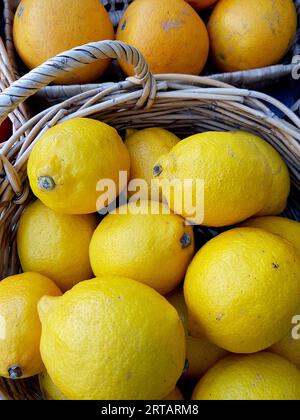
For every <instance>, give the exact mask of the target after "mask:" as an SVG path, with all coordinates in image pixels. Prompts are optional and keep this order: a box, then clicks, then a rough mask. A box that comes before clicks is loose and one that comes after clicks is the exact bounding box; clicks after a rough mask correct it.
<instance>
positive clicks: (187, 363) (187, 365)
mask: <svg viewBox="0 0 300 420" xmlns="http://www.w3.org/2000/svg"><path fill="white" fill-rule="evenodd" d="M189 368H190V362H189V361H188V359H185V364H184V368H183V373H185V372H187V371H188V370H189Z"/></svg>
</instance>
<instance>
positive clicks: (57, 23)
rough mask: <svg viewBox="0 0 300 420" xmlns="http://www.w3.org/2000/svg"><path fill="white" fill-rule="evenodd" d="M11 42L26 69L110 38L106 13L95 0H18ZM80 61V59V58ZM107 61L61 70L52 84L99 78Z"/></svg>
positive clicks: (91, 80)
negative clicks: (71, 50)
mask: <svg viewBox="0 0 300 420" xmlns="http://www.w3.org/2000/svg"><path fill="white" fill-rule="evenodd" d="M13 29H14V31H13V35H14V44H15V47H16V49H17V51H18V53H19V55H20V57H21V59H22V60H23V61H24V63H25V64H26V65H27V67H29V68H30V69H33V68H35V67H37V66H38V65H40V64H42V63H44V62H45V61H47V60H48V59H49V58H52V57H55V56H56V55H57V54H59V53H62V52H64V51H67V50H70V49H71V48H74V47H79V46H81V45H85V44H88V43H89V42H94V41H102V40H104V39H114V28H113V25H112V23H111V20H110V18H109V15H108V13H107V11H106V10H105V8H104V7H103V5H102V4H101V2H100V1H99V0H88V1H85V2H84V6H83V2H82V0H39V1H35V0H22V1H21V2H20V4H19V7H18V10H17V12H16V14H15V19H14V28H13ZM83 61H84V60H83ZM108 64H109V60H108V59H106V60H97V62H95V63H93V64H89V65H86V66H84V67H82V68H81V69H79V70H75V71H74V70H73V71H70V72H64V73H63V75H62V76H60V77H59V78H58V79H57V80H55V83H60V84H83V83H84V84H85V83H91V82H94V81H96V80H97V79H99V77H100V76H101V75H102V74H103V73H104V71H105V70H106V69H107V67H108Z"/></svg>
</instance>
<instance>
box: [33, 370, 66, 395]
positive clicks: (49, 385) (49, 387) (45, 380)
mask: <svg viewBox="0 0 300 420" xmlns="http://www.w3.org/2000/svg"><path fill="white" fill-rule="evenodd" d="M39 383H40V387H41V390H42V393H43V397H44V399H45V400H56V401H64V400H67V399H68V398H66V397H65V396H64V394H63V393H62V392H61V391H60V390H59V389H58V388H57V386H56V385H54V383H53V381H52V379H51V378H50V376H49V374H48V372H43V373H41V374H40V375H39Z"/></svg>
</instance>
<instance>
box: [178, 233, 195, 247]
mask: <svg viewBox="0 0 300 420" xmlns="http://www.w3.org/2000/svg"><path fill="white" fill-rule="evenodd" d="M180 243H181V246H182V249H186V248H189V247H190V246H191V245H192V238H191V236H190V235H189V234H188V233H185V234H184V235H183V237H182V238H181V239H180Z"/></svg>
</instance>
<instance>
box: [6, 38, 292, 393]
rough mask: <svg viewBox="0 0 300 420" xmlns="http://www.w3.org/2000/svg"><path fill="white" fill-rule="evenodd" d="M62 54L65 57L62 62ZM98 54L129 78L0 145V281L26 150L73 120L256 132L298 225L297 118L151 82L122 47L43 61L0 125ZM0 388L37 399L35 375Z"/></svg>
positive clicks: (11, 266) (13, 90)
mask: <svg viewBox="0 0 300 420" xmlns="http://www.w3.org/2000/svg"><path fill="white" fill-rule="evenodd" d="M91 52H92V54H91ZM66 55H67V56H68V57H70V60H66V59H65V58H66ZM105 57H111V58H119V59H122V60H126V61H127V62H128V63H130V64H132V65H134V67H135V70H136V76H135V77H132V78H129V79H127V80H125V81H122V82H119V83H110V84H106V85H103V86H98V87H97V88H95V89H94V90H93V91H92V90H91V91H88V92H86V93H82V94H80V95H77V96H74V97H73V98H70V99H68V100H66V101H65V102H63V103H61V104H59V105H55V106H52V107H50V108H49V109H47V110H45V111H43V112H42V113H40V114H39V115H36V116H34V117H33V118H32V119H30V120H29V121H28V122H26V123H25V124H24V125H23V126H22V127H20V128H19V129H18V130H17V132H16V133H15V134H14V135H13V136H12V137H11V138H10V139H9V140H8V141H7V142H6V143H5V144H4V145H3V146H1V148H0V158H1V160H0V165H1V167H0V240H1V253H0V270H1V278H4V277H6V276H7V275H10V274H12V273H18V272H19V271H20V267H19V263H18V258H17V252H16V231H17V226H18V220H19V218H20V215H21V214H22V212H23V210H24V208H25V206H26V204H27V203H28V201H29V200H30V198H31V197H30V192H29V188H28V184H27V175H26V164H27V160H28V157H29V155H30V152H31V150H32V148H33V146H34V144H35V143H36V142H37V141H38V139H39V138H40V136H41V135H42V134H43V133H45V131H47V130H48V129H49V128H50V127H52V126H54V125H56V124H58V123H60V122H61V121H64V120H67V119H72V118H75V117H91V118H95V119H100V120H101V121H104V122H107V123H108V124H110V125H112V126H114V127H116V128H117V129H118V130H120V131H122V130H124V129H126V127H134V128H143V127H150V126H161V127H166V128H168V129H170V128H171V129H173V130H174V132H176V133H178V134H179V135H182V136H186V135H190V134H192V133H195V132H202V131H207V130H217V131H224V130H225V131H226V130H236V129H243V130H247V131H249V132H252V133H255V134H258V135H260V136H262V137H264V138H265V139H266V140H267V141H268V142H270V143H271V144H272V145H274V146H275V147H276V148H277V149H278V150H279V152H281V153H282V155H283V156H284V157H285V159H286V162H287V164H288V165H289V168H290V171H291V175H292V180H293V194H292V197H291V201H290V207H289V210H288V214H289V216H290V217H292V218H294V219H297V220H300V196H299V190H300V169H299V166H300V165H299V162H300V119H299V118H298V117H297V116H296V115H295V114H294V113H292V112H291V111H290V110H289V109H288V108H287V107H285V106H284V105H282V104H281V103H280V102H278V101H276V100H275V99H273V98H271V97H268V96H267V95H264V94H262V93H259V92H255V91H250V90H245V89H237V88H234V87H231V86H229V85H226V84H224V83H222V82H220V81H216V80H211V79H208V78H203V77H195V76H187V75H164V76H156V77H154V76H153V75H151V73H150V72H149V68H148V66H147V64H146V63H145V61H144V59H143V57H142V55H141V54H140V53H139V52H138V51H137V50H136V49H134V48H132V47H130V46H129V45H127V44H123V43H120V42H116V41H103V42H98V43H92V44H88V45H86V46H83V47H80V48H75V49H74V50H71V51H69V52H68V53H64V56H63V57H62V56H58V57H55V58H53V59H52V60H49V61H48V62H47V63H46V64H44V65H43V66H41V67H40V68H37V69H36V70H33V71H32V72H30V73H29V74H28V75H25V76H23V77H22V78H21V79H19V80H18V81H17V82H15V83H13V84H12V85H11V86H10V87H9V88H8V89H6V90H5V91H4V92H3V93H2V94H1V95H0V122H1V121H2V120H3V119H4V118H5V117H6V116H7V115H8V114H9V113H11V112H14V110H16V109H17V107H18V106H20V104H22V103H23V102H24V101H25V100H26V99H27V98H28V97H29V96H31V95H33V94H35V93H36V92H37V91H39V90H40V89H42V88H43V87H44V86H46V85H47V84H49V83H51V82H53V81H54V80H55V78H56V77H57V76H58V75H60V73H61V72H63V71H72V70H73V69H76V68H79V67H82V66H83V64H81V62H82V61H85V62H87V63H91V62H93V61H94V60H96V59H102V58H105ZM270 107H272V108H273V109H274V108H277V109H278V110H280V111H281V113H283V114H284V116H285V119H280V118H278V117H277V116H276V115H275V114H274V112H273V111H271V109H270ZM0 387H1V391H2V392H3V393H5V394H6V395H7V396H8V397H11V398H13V399H40V398H41V394H40V392H39V389H38V382H37V380H36V378H33V379H30V380H26V381H16V382H12V381H8V380H0ZM0 398H1V397H0ZM2 398H3V395H2Z"/></svg>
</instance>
